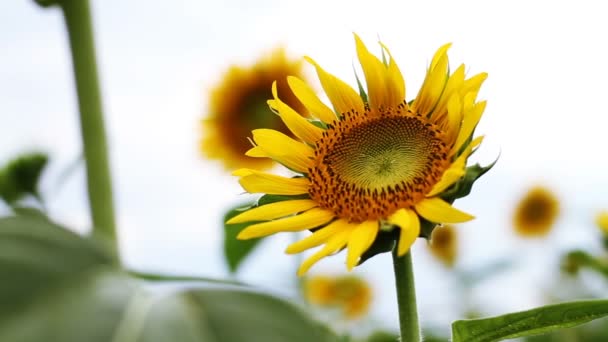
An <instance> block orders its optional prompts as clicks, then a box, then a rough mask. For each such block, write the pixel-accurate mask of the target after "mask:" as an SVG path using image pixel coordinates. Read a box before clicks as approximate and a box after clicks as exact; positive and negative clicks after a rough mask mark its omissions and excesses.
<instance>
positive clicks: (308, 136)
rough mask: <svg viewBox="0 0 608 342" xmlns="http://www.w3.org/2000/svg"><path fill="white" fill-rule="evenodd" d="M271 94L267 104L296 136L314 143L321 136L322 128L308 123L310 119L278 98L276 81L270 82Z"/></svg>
mask: <svg viewBox="0 0 608 342" xmlns="http://www.w3.org/2000/svg"><path fill="white" fill-rule="evenodd" d="M272 95H273V96H274V100H268V105H269V106H270V107H271V108H274V109H276V110H277V111H278V112H279V116H280V117H281V119H282V120H283V123H285V126H287V128H289V130H290V131H292V132H293V134H294V135H295V136H296V137H298V138H300V139H302V140H304V141H305V142H307V143H309V144H311V145H314V144H315V143H316V142H317V140H319V139H320V138H321V134H322V133H323V130H322V129H321V128H319V127H317V126H315V125H313V124H312V123H310V121H308V120H306V118H304V117H302V116H301V115H300V114H298V112H296V111H295V110H293V109H292V108H291V107H289V106H288V105H287V104H286V103H284V102H283V101H281V100H280V99H279V96H278V93H277V82H276V81H275V82H273V83H272Z"/></svg>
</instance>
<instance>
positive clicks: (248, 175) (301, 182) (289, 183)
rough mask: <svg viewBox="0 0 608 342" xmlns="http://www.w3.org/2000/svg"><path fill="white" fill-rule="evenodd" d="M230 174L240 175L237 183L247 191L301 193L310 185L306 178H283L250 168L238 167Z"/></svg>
mask: <svg viewBox="0 0 608 342" xmlns="http://www.w3.org/2000/svg"><path fill="white" fill-rule="evenodd" d="M232 174H233V175H235V176H240V177H241V178H240V179H239V183H240V184H241V186H242V187H243V189H245V191H247V192H249V193H265V194H271V195H301V194H306V193H308V186H309V185H310V181H309V180H308V179H307V178H285V177H282V176H277V175H273V174H270V173H266V172H261V171H256V170H251V169H239V170H236V171H234V172H233V173H232Z"/></svg>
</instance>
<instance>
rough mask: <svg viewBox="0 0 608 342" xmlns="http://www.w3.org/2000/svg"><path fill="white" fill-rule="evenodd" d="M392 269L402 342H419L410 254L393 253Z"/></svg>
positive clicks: (395, 251)
mask: <svg viewBox="0 0 608 342" xmlns="http://www.w3.org/2000/svg"><path fill="white" fill-rule="evenodd" d="M393 269H394V271H395V287H396V288H397V303H398V305H399V326H400V328H401V340H400V341H402V342H420V341H421V335H420V325H419V324H418V311H417V309H416V287H415V284H414V270H413V267H412V252H411V251H409V252H407V254H405V255H404V256H401V257H400V256H398V255H397V248H395V250H394V251H393Z"/></svg>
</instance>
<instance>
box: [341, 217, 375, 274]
mask: <svg viewBox="0 0 608 342" xmlns="http://www.w3.org/2000/svg"><path fill="white" fill-rule="evenodd" d="M376 235H378V221H375V220H368V221H365V222H362V223H360V224H359V225H358V226H357V227H356V228H355V229H354V230H353V232H352V234H351V235H350V237H349V239H348V255H347V257H346V267H347V268H348V270H349V271H350V270H352V269H353V267H355V266H356V265H357V263H358V262H359V258H360V257H361V255H362V254H363V253H364V252H365V251H366V250H367V249H368V248H369V246H371V245H372V243H374V240H376Z"/></svg>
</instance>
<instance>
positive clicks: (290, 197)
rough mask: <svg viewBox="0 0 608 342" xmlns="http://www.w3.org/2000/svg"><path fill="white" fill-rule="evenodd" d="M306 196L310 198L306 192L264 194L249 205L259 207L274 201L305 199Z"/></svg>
mask: <svg viewBox="0 0 608 342" xmlns="http://www.w3.org/2000/svg"><path fill="white" fill-rule="evenodd" d="M307 198H310V196H308V195H307V194H303V195H264V196H262V197H260V198H259V199H258V200H257V202H256V203H255V205H253V206H251V208H255V207H260V206H263V205H266V204H271V203H275V202H282V201H291V200H298V199H307Z"/></svg>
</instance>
